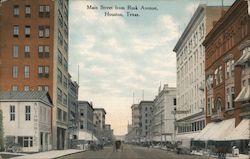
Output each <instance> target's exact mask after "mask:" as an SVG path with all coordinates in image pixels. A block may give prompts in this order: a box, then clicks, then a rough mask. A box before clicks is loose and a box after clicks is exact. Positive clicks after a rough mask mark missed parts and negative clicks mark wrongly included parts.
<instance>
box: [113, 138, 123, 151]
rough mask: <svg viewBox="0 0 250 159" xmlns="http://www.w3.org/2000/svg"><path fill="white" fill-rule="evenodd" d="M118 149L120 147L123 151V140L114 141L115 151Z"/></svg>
mask: <svg viewBox="0 0 250 159" xmlns="http://www.w3.org/2000/svg"><path fill="white" fill-rule="evenodd" d="M118 149H120V150H121V151H123V146H122V142H121V140H116V141H115V142H114V151H115V152H117V150H118Z"/></svg>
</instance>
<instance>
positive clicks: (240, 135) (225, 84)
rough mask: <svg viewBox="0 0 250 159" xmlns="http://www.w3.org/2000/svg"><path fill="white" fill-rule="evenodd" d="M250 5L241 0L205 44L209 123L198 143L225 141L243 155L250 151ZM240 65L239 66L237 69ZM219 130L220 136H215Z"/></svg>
mask: <svg viewBox="0 0 250 159" xmlns="http://www.w3.org/2000/svg"><path fill="white" fill-rule="evenodd" d="M247 10H248V7H247V2H246V1H244V0H237V1H235V2H234V4H233V5H232V6H231V7H230V9H228V11H227V12H226V13H225V15H224V16H223V17H222V18H221V19H220V20H219V21H218V22H217V23H216V24H215V26H214V28H213V29H212V30H211V31H210V32H209V33H208V35H207V36H206V39H205V41H204V46H205V50H206V53H205V54H206V55H205V57H206V58H205V59H206V71H205V72H206V81H207V87H206V103H207V104H206V122H207V126H206V127H205V129H204V131H201V133H200V134H199V135H198V136H197V140H213V141H214V143H216V142H221V141H223V142H224V143H223V145H222V146H223V147H225V148H226V150H227V152H230V150H231V145H234V146H236V147H237V148H239V150H240V153H246V154H247V153H248V151H249V149H248V148H247V147H248V143H249V133H250V131H249V129H250V126H249V123H250V120H249V117H250V109H249V106H250V105H249V103H250V102H249V101H250V69H249V66H250V65H249V64H250V49H249V47H250V42H249V40H250V20H249V15H248V13H247ZM236 66H237V67H236ZM215 129H216V133H212V131H213V130H215Z"/></svg>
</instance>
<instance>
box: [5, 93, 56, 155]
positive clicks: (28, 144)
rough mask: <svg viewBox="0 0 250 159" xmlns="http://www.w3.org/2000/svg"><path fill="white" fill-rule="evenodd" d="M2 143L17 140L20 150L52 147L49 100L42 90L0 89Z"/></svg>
mask: <svg viewBox="0 0 250 159" xmlns="http://www.w3.org/2000/svg"><path fill="white" fill-rule="evenodd" d="M0 96H1V98H0V109H1V110H2V113H3V114H2V115H3V130H4V141H5V143H4V144H5V145H8V144H10V143H18V144H19V146H20V147H21V151H23V152H39V151H48V150H51V149H52V140H51V137H52V134H51V111H52V101H51V99H50V97H49V95H48V93H47V92H45V91H33V92H31V91H29V92H10V91H9V92H1V93H0Z"/></svg>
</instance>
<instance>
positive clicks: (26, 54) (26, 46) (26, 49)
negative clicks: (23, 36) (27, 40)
mask: <svg viewBox="0 0 250 159" xmlns="http://www.w3.org/2000/svg"><path fill="white" fill-rule="evenodd" d="M24 57H30V46H29V45H25V46H24Z"/></svg>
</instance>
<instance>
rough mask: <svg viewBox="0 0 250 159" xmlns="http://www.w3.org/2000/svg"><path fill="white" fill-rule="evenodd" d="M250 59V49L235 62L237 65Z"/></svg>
mask: <svg viewBox="0 0 250 159" xmlns="http://www.w3.org/2000/svg"><path fill="white" fill-rule="evenodd" d="M249 60H250V51H247V52H246V53H243V54H242V56H241V57H240V59H239V60H238V61H237V62H236V63H235V65H244V63H245V62H247V61H249Z"/></svg>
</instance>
